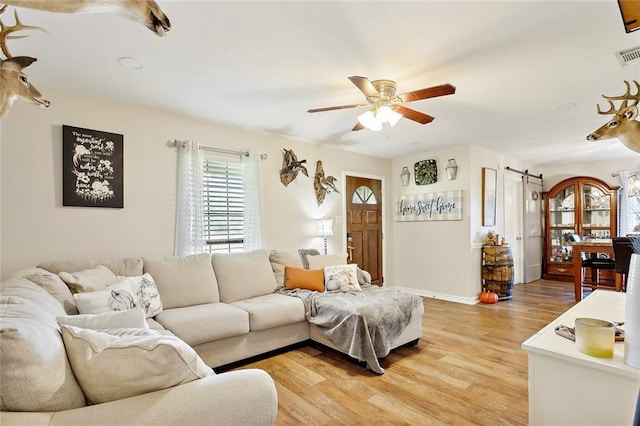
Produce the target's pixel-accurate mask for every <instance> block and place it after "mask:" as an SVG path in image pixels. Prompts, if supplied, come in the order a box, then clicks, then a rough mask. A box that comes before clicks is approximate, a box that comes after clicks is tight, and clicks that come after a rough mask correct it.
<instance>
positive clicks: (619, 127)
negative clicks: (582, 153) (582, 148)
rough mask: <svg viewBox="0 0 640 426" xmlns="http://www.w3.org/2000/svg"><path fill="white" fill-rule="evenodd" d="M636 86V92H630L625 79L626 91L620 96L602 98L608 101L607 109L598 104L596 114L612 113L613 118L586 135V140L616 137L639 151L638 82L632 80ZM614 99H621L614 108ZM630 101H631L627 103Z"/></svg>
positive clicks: (628, 146) (629, 86)
mask: <svg viewBox="0 0 640 426" xmlns="http://www.w3.org/2000/svg"><path fill="white" fill-rule="evenodd" d="M633 83H634V84H635V86H636V93H635V94H632V93H631V85H630V84H629V82H628V81H626V80H625V82H624V84H625V86H626V87H627V91H626V92H625V94H624V95H621V96H605V95H602V97H603V98H605V99H606V100H607V102H609V109H608V110H606V111H602V110H601V109H600V105H598V114H602V115H613V118H612V119H611V120H610V121H609V122H608V123H606V124H605V125H604V126H602V127H600V128H599V129H598V130H596V131H595V132H593V133H591V134H590V135H588V136H587V140H588V141H597V140H600V139H612V138H618V139H619V140H620V142H622V144H623V145H624V146H626V147H627V148H629V149H630V150H632V151H635V152H638V153H640V121H637V120H636V117H637V116H638V102H640V84H638V82H637V81H635V80H634V81H633ZM614 101H622V102H621V103H620V106H619V107H618V108H616V106H615V104H614ZM629 102H631V103H629Z"/></svg>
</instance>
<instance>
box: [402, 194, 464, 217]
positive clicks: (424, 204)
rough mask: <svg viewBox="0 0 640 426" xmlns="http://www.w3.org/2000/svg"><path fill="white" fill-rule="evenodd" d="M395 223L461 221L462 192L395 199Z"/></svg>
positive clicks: (406, 196) (411, 195) (407, 195)
mask: <svg viewBox="0 0 640 426" xmlns="http://www.w3.org/2000/svg"><path fill="white" fill-rule="evenodd" d="M395 216H396V222H415V221H442V220H462V191H461V190H460V191H445V192H428V193H423V194H406V195H400V196H398V197H396V213H395Z"/></svg>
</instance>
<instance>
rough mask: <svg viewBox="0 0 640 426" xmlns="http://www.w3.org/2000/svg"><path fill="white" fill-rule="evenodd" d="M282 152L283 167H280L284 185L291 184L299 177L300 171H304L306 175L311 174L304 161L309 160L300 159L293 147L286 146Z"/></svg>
mask: <svg viewBox="0 0 640 426" xmlns="http://www.w3.org/2000/svg"><path fill="white" fill-rule="evenodd" d="M282 151H283V154H282V169H280V182H282V184H283V185H284V186H289V184H290V183H291V182H293V181H294V180H295V178H296V177H298V172H302V174H304V175H305V176H309V172H308V171H307V168H306V167H305V166H304V163H306V162H307V160H301V161H298V157H297V156H296V154H295V153H294V152H293V150H291V149H286V148H284V149H283V150H282Z"/></svg>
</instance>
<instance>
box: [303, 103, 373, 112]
mask: <svg viewBox="0 0 640 426" xmlns="http://www.w3.org/2000/svg"><path fill="white" fill-rule="evenodd" d="M365 106H369V104H365V105H362V104H352V105H340V106H333V107H326V108H315V109H310V110H307V112H324V111H335V110H337V109H349V108H360V107H365Z"/></svg>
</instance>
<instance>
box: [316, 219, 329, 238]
mask: <svg viewBox="0 0 640 426" xmlns="http://www.w3.org/2000/svg"><path fill="white" fill-rule="evenodd" d="M316 226H317V227H318V228H317V229H318V231H317V233H318V237H331V236H333V219H318V220H317V221H316Z"/></svg>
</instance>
